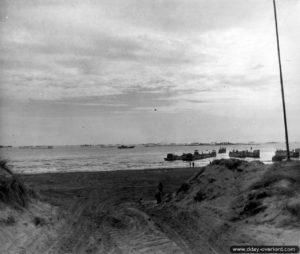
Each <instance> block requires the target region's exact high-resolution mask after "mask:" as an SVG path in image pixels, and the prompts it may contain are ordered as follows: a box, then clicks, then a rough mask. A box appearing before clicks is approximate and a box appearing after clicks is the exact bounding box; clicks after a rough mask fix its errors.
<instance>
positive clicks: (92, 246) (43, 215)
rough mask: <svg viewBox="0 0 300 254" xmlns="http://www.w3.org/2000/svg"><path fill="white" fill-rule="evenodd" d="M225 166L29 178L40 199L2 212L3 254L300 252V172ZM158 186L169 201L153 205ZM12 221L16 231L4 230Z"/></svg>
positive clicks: (293, 167)
mask: <svg viewBox="0 0 300 254" xmlns="http://www.w3.org/2000/svg"><path fill="white" fill-rule="evenodd" d="M227 161H229V160H221V161H219V162H218V163H215V164H212V165H209V166H207V167H203V168H195V169H193V168H192V169H191V168H177V169H151V170H131V171H111V172H88V173H51V174H50V173H48V174H37V175H23V176H21V178H22V179H23V180H24V182H25V184H26V185H27V186H29V187H30V188H32V189H34V190H36V192H37V193H38V195H39V198H38V199H35V200H33V201H32V202H31V204H30V205H29V207H28V208H27V209H26V210H22V211H19V210H12V209H10V208H3V207H2V208H1V207H0V215H1V216H0V222H1V220H2V227H1V232H0V233H1V236H0V253H205V254H210V253H220V254H226V253H230V246H232V245H242V244H244V245H253V244H275V245H280V244H298V245H299V244H300V228H299V218H300V215H299V213H298V210H299V209H298V208H299V207H300V205H299V204H300V203H299V198H298V197H299V189H300V188H299V180H300V177H299V176H300V175H299V172H300V171H299V170H300V164H299V163H279V164H274V165H264V164H262V163H260V162H251V163H247V162H242V163H233V164H232V163H231V161H230V163H227ZM269 172H271V174H270V173H269ZM269 176H270V177H271V178H268V177H269ZM159 182H162V183H163V186H164V192H165V193H169V194H170V195H165V198H164V201H163V202H162V203H161V204H156V200H155V198H154V196H155V193H156V192H157V185H158V183H159ZM5 214H6V215H5ZM8 214H11V215H12V216H13V217H14V218H15V221H14V222H13V223H8V221H7V220H6V223H4V222H5V220H4V217H5V216H8ZM6 218H7V217H6ZM4 224H5V225H4Z"/></svg>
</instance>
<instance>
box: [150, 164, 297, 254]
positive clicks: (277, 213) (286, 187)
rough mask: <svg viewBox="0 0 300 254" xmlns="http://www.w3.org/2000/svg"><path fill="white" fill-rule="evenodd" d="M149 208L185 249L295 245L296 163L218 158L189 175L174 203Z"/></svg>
mask: <svg viewBox="0 0 300 254" xmlns="http://www.w3.org/2000/svg"><path fill="white" fill-rule="evenodd" d="M147 212H148V213H152V214H153V218H154V220H156V221H157V222H158V223H160V224H162V225H166V226H165V228H164V229H165V231H166V232H168V230H169V229H170V227H171V228H173V229H176V232H177V236H180V238H181V240H182V241H183V242H184V244H185V246H186V248H187V249H188V250H189V251H187V253H230V250H229V248H230V246H232V245H253V244H257V245H280V244H285V245H293V244H294V245H299V244H300V163H299V162H289V163H287V162H283V163H278V164H274V165H269V166H267V165H263V164H262V163H261V162H251V163H248V162H245V161H239V160H232V159H230V160H216V161H214V162H213V163H212V164H211V165H209V166H207V167H205V168H202V169H201V170H200V171H199V172H198V173H196V174H195V175H194V176H192V177H191V178H189V180H188V181H186V183H184V184H183V185H182V186H181V187H180V188H179V189H178V191H177V192H176V193H175V194H174V195H173V199H172V201H170V202H168V203H165V204H164V205H162V206H161V207H160V208H157V207H156V208H152V209H151V208H150V209H148V210H147ZM170 237H172V233H171V232H170ZM175 237H176V236H175Z"/></svg>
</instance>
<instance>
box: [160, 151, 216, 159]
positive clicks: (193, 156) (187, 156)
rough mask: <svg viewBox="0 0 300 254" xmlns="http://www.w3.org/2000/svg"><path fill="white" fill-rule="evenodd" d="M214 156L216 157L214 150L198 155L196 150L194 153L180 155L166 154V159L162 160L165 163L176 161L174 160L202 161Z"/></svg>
mask: <svg viewBox="0 0 300 254" xmlns="http://www.w3.org/2000/svg"><path fill="white" fill-rule="evenodd" d="M216 156H217V152H216V151H215V150H213V151H212V152H208V153H203V152H202V153H199V151H198V150H195V151H194V153H183V154H182V155H176V154H172V153H168V154H167V157H166V158H164V160H165V161H176V160H182V161H195V160H203V159H206V158H211V157H216Z"/></svg>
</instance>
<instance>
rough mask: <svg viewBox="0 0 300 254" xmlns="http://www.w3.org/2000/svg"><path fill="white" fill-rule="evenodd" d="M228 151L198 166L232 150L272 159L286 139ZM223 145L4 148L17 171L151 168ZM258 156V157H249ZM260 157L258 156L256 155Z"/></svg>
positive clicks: (1, 151) (178, 163)
mask: <svg viewBox="0 0 300 254" xmlns="http://www.w3.org/2000/svg"><path fill="white" fill-rule="evenodd" d="M290 146H291V149H294V148H300V143H291V144H290ZM226 148H227V152H226V154H217V157H215V158H208V159H204V160H197V161H195V166H196V167H198V166H205V165H207V164H208V163H209V162H210V161H212V160H214V159H219V158H229V156H228V153H229V151H231V150H250V149H251V148H252V149H253V150H254V149H260V156H261V157H260V159H259V160H261V161H262V162H264V163H272V156H273V155H274V153H275V151H276V149H285V144H284V143H268V144H255V145H254V144H253V145H251V144H250V145H228V146H226ZM218 149H219V146H213V145H211V146H153V147H145V146H143V145H137V146H136V147H135V148H133V149H118V148H117V147H101V146H56V147H55V146H54V147H53V148H52V149H39V148H35V149H32V148H26V149H24V148H18V147H12V148H1V149H0V156H1V159H6V160H8V165H9V166H11V168H12V170H13V171H14V172H16V173H26V174H31V173H44V172H74V171H112V170H131V169H148V168H174V167H188V166H189V163H188V162H183V161H174V162H167V161H164V157H166V155H167V153H175V154H178V155H181V154H182V153H193V152H194V150H198V151H199V152H200V153H201V152H204V153H205V152H210V151H212V150H217V151H218ZM246 160H249V161H251V160H254V159H250V158H249V159H246ZM256 160H257V159H256Z"/></svg>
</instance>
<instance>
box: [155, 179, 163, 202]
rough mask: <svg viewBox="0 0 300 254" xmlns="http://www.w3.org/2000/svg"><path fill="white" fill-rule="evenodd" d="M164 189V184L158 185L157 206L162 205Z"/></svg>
mask: <svg viewBox="0 0 300 254" xmlns="http://www.w3.org/2000/svg"><path fill="white" fill-rule="evenodd" d="M163 188H164V186H163V184H162V182H159V183H158V185H157V189H158V192H156V193H155V198H156V202H157V204H159V203H161V201H162V197H163V195H164V192H163Z"/></svg>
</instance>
